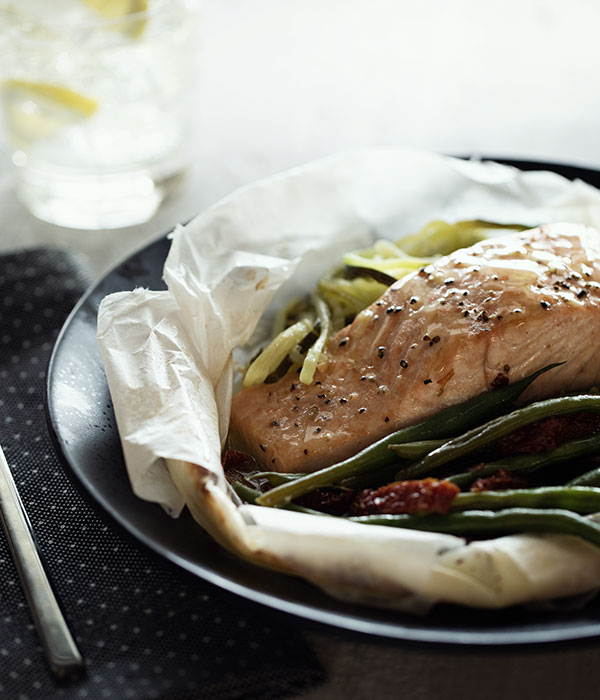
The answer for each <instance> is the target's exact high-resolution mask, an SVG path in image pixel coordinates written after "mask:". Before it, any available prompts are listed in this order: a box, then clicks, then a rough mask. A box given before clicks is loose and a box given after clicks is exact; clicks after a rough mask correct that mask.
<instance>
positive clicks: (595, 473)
mask: <svg viewBox="0 0 600 700" xmlns="http://www.w3.org/2000/svg"><path fill="white" fill-rule="evenodd" d="M567 486H600V467H596V469H592V470H591V471H589V472H586V473H585V474H580V475H579V476H576V477H575V478H574V479H571V481H567Z"/></svg>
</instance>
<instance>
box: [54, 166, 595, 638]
mask: <svg viewBox="0 0 600 700" xmlns="http://www.w3.org/2000/svg"><path fill="white" fill-rule="evenodd" d="M503 162H508V163H509V164H511V165H515V166H516V167H519V168H521V169H524V170H532V169H536V170H539V169H549V170H554V171H556V172H558V173H560V174H562V175H565V176H566V177H569V178H580V179H582V180H585V181H587V182H589V183H591V184H593V185H595V186H598V187H600V172H597V171H592V170H586V169H582V168H575V167H570V166H562V165H552V164H548V163H529V162H521V161H506V160H504V161H503ZM168 249H169V241H168V240H167V239H166V238H161V239H160V240H157V241H156V242H154V243H151V244H150V245H148V246H147V247H146V248H144V249H143V250H140V251H139V252H137V253H135V254H134V255H132V256H131V257H130V258H128V259H127V260H125V261H124V262H123V263H121V264H120V265H118V266H117V267H116V268H115V269H114V270H112V271H111V272H109V273H108V274H107V275H106V276H105V277H104V278H103V279H102V280H100V282H98V283H97V284H96V285H95V286H94V287H93V288H92V289H91V290H90V291H89V292H88V293H87V294H86V295H85V296H84V297H83V298H82V299H81V300H80V302H79V303H78V304H77V306H76V308H75V309H74V311H73V313H72V314H71V315H70V317H69V318H68V320H67V321H66V323H65V325H64V327H63V329H62V332H61V334H60V336H59V338H58V340H57V342H56V347H55V348H54V353H53V355H52V359H51V361H50V367H49V371H48V386H47V410H48V416H49V422H50V426H51V430H52V431H53V435H54V439H55V443H56V446H57V448H58V451H59V452H60V453H61V454H62V457H63V459H64V461H65V463H66V464H67V465H68V466H69V467H70V469H71V470H72V472H73V473H74V474H75V475H76V477H77V478H78V480H79V482H80V483H81V484H82V485H83V487H84V489H85V490H86V491H87V492H88V494H89V495H91V496H92V498H93V499H94V500H95V501H97V502H98V503H99V504H100V505H101V506H102V507H103V508H104V509H105V510H106V511H107V512H108V513H110V515H111V516H112V517H113V518H115V519H116V520H117V522H118V523H119V524H120V525H122V526H123V527H124V528H125V529H126V530H127V531H129V533H131V534H132V535H133V536H135V537H136V538H137V539H138V540H140V541H141V542H143V543H144V544H145V545H147V546H148V547H150V548H151V549H153V550H155V551H156V552H158V553H159V554H161V555H162V556H164V557H166V558H167V559H169V560H171V561H173V562H175V563H176V564H179V565H180V566H182V567H184V568H185V569H187V570H188V571H190V572H192V573H194V574H196V575H197V576H200V577H201V578H203V579H205V580H207V581H210V582H211V583H214V584H215V585H217V586H220V587H222V588H224V589H226V590H228V591H231V592H233V593H236V594H238V595H241V596H243V597H245V598H248V599H249V600H253V601H256V602H258V603H263V604H265V605H268V606H270V607H273V608H276V609H278V610H283V611H285V612H289V613H292V614H295V615H298V616H301V617H304V618H307V619H309V620H314V621H318V622H322V623H327V624H331V625H335V626H337V627H341V628H345V629H349V630H355V631H359V632H366V633H370V634H375V635H380V636H384V637H392V638H397V639H404V640H411V641H418V642H437V643H452V644H485V645H487V644H532V643H538V642H553V641H561V640H569V639H583V638H587V637H593V636H597V635H600V600H598V599H597V600H596V601H595V602H593V603H591V604H590V605H588V606H587V607H585V608H584V609H583V610H578V611H569V612H555V611H552V612H551V611H531V610H524V609H517V608H512V609H509V610H504V611H498V612H495V611H472V610H468V609H463V608H458V607H453V606H445V605H442V606H438V607H436V608H435V609H434V610H433V612H432V613H431V614H429V615H428V616H426V617H413V616H409V615H404V614H400V613H395V612H390V611H384V610H377V609H374V608H367V607H360V606H356V605H350V604H345V603H341V602H339V601H336V600H334V599H333V598H330V597H328V596H327V595H325V594H324V593H322V592H321V591H320V590H318V589H317V588H315V587H313V586H311V585H310V584H308V583H306V582H304V581H302V580H300V579H295V578H290V577H287V576H284V575H280V574H275V573H272V572H269V571H265V570H263V569H260V568H258V567H253V566H251V565H250V564H246V563H245V562H243V561H241V560H240V559H237V558H235V557H234V556H233V555H230V554H229V553H228V552H226V551H225V550H223V549H221V548H220V547H219V546H217V545H216V544H215V543H214V542H213V541H212V540H211V539H210V537H208V536H207V535H206V534H205V533H204V532H203V531H202V530H201V528H200V527H199V526H198V525H196V524H195V523H194V521H193V520H192V519H191V517H190V516H189V515H187V514H185V515H184V516H183V517H181V518H179V519H178V520H174V521H171V520H169V519H168V517H167V516H166V515H165V514H164V512H163V511H162V510H161V508H160V507H159V506H157V505H154V504H151V503H146V502H144V501H141V500H139V499H138V498H136V497H135V496H134V495H133V493H132V491H131V489H130V487H129V482H128V479H127V474H126V471H125V465H124V462H123V454H122V452H121V446H120V443H119V437H118V434H117V429H116V427H115V418H114V414H113V409H112V404H111V400H110V395H109V392H108V387H107V385H106V379H105V376H104V370H103V367H102V364H101V362H100V356H99V353H98V348H97V345H96V312H97V309H98V305H99V303H100V300H101V299H102V298H103V297H104V296H105V295H107V294H109V293H111V292H115V291H121V290H131V289H133V288H134V287H137V286H147V287H150V288H151V289H162V288H164V284H163V282H162V280H161V271H162V267H163V262H164V260H165V257H166V255H167V252H168Z"/></svg>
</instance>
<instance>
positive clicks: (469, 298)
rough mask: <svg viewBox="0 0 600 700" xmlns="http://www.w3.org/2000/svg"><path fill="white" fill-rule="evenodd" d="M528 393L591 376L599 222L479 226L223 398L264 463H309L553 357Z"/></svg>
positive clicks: (330, 458)
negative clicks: (492, 230)
mask: <svg viewBox="0 0 600 700" xmlns="http://www.w3.org/2000/svg"><path fill="white" fill-rule="evenodd" d="M562 361H566V364H564V365H562V366H561V367H557V368H556V369H553V370H552V371H551V372H548V373H546V374H544V375H543V376H541V377H540V378H539V379H537V380H536V381H535V383H534V384H533V385H532V386H531V387H530V388H529V389H528V391H527V394H526V398H527V399H528V400H534V399H539V398H544V397H548V396H554V395H557V394H560V393H563V392H567V391H578V390H585V389H588V388H589V387H590V386H591V385H593V384H594V383H595V382H596V381H597V380H598V379H599V378H600V233H598V232H597V231H595V230H594V229H592V228H589V227H585V226H581V225H574V224H554V225H548V226H542V227H540V228H537V229H533V230H531V231H524V232H522V233H518V234H514V235H510V236H504V237H502V238H495V239H489V240H486V241H484V242H481V243H478V244H477V245H474V246H472V247H470V248H464V249H462V250H459V251H456V252H454V253H452V254H451V255H448V256H446V257H444V258H441V259H440V260H438V261H437V262H435V263H434V264H431V265H429V266H428V267H426V268H424V269H422V270H420V271H419V272H416V273H414V274H412V275H410V276H408V277H405V278H403V279H402V280H399V281H398V282H396V283H395V284H393V285H392V286H391V287H390V288H389V289H388V290H387V291H386V292H385V294H383V296H382V297H381V298H380V299H379V300H377V301H376V302H375V303H374V304H372V305H371V306H369V307H368V308H367V309H365V310H364V311H362V312H361V313H360V314H359V315H358V316H357V317H356V319H355V320H354V322H353V323H352V324H350V325H349V326H347V327H346V328H344V329H342V330H341V331H340V332H339V333H338V334H337V335H336V336H335V337H333V338H332V339H331V341H330V343H329V346H328V352H327V359H326V361H323V362H322V363H321V364H320V365H319V368H318V370H317V372H316V374H315V381H314V383H313V384H311V385H304V384H302V383H301V382H300V381H299V379H298V374H297V372H296V371H291V372H289V373H288V374H287V375H286V376H284V377H283V378H282V379H280V380H279V381H277V382H276V383H273V384H262V385H260V386H255V387H251V388H247V389H243V390H242V391H241V392H240V393H238V394H237V395H236V396H234V398H233V406H232V414H231V428H232V434H234V435H235V439H236V441H237V443H238V445H240V447H241V449H244V450H245V451H247V452H248V453H250V454H251V455H253V456H254V457H255V458H256V459H257V460H258V461H259V462H260V463H261V464H262V465H264V466H265V467H266V468H268V469H271V470H276V471H282V472H310V471H314V470H316V469H320V468H322V467H326V466H328V465H330V464H334V463H335V462H338V461H340V460H342V459H345V458H347V457H349V456H351V455H352V454H355V453H356V452H358V451H359V450H361V449H362V448H364V447H365V446H366V445H368V444H370V443H372V442H374V441H375V440H378V439H379V438H381V437H383V436H384V435H387V434H389V433H391V432H393V431H395V430H398V429H399V428H402V427H404V426H407V425H411V424H413V423H417V422H418V421H421V420H423V419H424V418H427V417H428V416H431V415H433V414H435V413H437V412H438V411H440V410H442V409H443V408H446V407H447V406H452V405H454V404H458V403H461V402H463V401H466V400H467V399H469V398H471V397H473V396H476V395H477V394H480V393H482V392H484V391H488V390H492V389H493V388H494V387H495V386H499V385H501V384H504V383H506V382H507V381H510V382H514V381H517V380H519V379H522V378H523V377H525V376H526V375H528V374H530V373H531V372H533V371H535V370H537V369H539V368H541V367H543V366H545V365H548V364H550V363H553V362H562Z"/></svg>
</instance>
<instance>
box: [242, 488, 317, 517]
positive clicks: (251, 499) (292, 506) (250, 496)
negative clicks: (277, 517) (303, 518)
mask: <svg viewBox="0 0 600 700" xmlns="http://www.w3.org/2000/svg"><path fill="white" fill-rule="evenodd" d="M230 485H231V488H232V489H233V490H234V491H235V492H236V493H237V495H238V496H239V497H240V498H243V499H244V501H246V502H248V503H250V504H253V505H254V504H256V501H257V498H258V496H260V491H257V490H256V489H252V488H250V487H249V486H245V485H244V484H240V482H239V481H234V482H233V483H231V482H230ZM284 510H293V511H296V512H297V513H308V514H309V515H326V516H327V515H328V513H321V511H320V510H314V509H313V508H305V507H304V506H299V505H297V504H296V503H288V504H286V505H285V506H284Z"/></svg>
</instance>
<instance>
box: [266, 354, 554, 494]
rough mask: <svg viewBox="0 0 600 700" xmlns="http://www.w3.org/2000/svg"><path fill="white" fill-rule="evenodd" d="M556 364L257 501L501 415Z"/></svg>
mask: <svg viewBox="0 0 600 700" xmlns="http://www.w3.org/2000/svg"><path fill="white" fill-rule="evenodd" d="M559 364H562V363H555V364H552V365H548V366H547V367H543V368H542V369H540V370H538V371H537V372H534V373H533V374H530V375H529V376H528V377H525V378H524V379H521V380H520V381H518V382H515V383H514V384H508V385H507V386H503V387H501V388H499V389H495V390H494V391H486V392H484V393H483V394H479V395H478V396H475V397H474V398H472V399H469V400H468V401H465V402H464V403H462V404H459V405H458V406H450V407H448V408H445V409H444V410H442V411H440V412H439V413H437V414H436V415H434V416H432V417H431V418H428V419H427V420H424V421H422V422H421V423H417V424H416V425H411V426H408V427H407V428H402V429H401V430H398V431H396V432H395V433H392V434H391V435H387V436H386V437H384V438H382V439H381V440H378V441H377V442H375V443H373V444H372V445H369V446H368V447H365V448H364V449H363V450H361V451H360V452H358V454H356V455H354V456H352V457H350V458H348V459H345V460H344V461H343V462H339V463H338V464H334V465H333V466H331V467H326V468H325V469H320V470H319V471H316V472H314V473H313V474H308V475H307V476H304V477H302V478H300V479H295V480H294V481H292V482H290V483H288V484H282V485H281V486H277V487H276V488H274V489H271V491H267V493H264V494H262V495H261V496H260V497H259V498H258V503H259V505H261V506H281V505H283V504H284V503H289V502H290V501H291V500H292V498H296V497H297V496H301V495H302V494H305V493H308V492H309V491H313V490H314V489H316V488H318V487H319V486H327V485H330V484H338V483H340V481H342V480H343V479H347V478H349V477H353V476H357V475H358V474H363V473H365V472H367V471H370V470H375V469H378V468H380V467H385V466H387V465H388V464H392V463H393V462H394V461H395V460H396V459H397V457H396V455H394V453H393V452H392V451H391V450H389V449H388V446H389V445H392V444H399V443H406V442H414V441H415V440H430V439H432V438H448V437H450V436H452V435H456V434H457V433H459V432H460V431H462V430H466V429H467V428H470V427H472V426H474V425H479V424H480V423H481V421H482V420H484V421H485V420H489V419H490V418H491V417H493V416H497V415H499V414H502V413H503V412H504V411H505V410H506V409H507V407H508V406H510V405H511V404H512V403H513V402H514V401H516V399H517V398H518V397H519V395H520V394H522V393H523V391H525V389H526V388H527V387H528V386H529V385H530V384H531V382H533V381H534V380H535V379H536V378H537V377H539V376H540V374H542V373H544V372H547V371H548V370H550V369H552V368H554V367H558V365H559Z"/></svg>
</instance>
